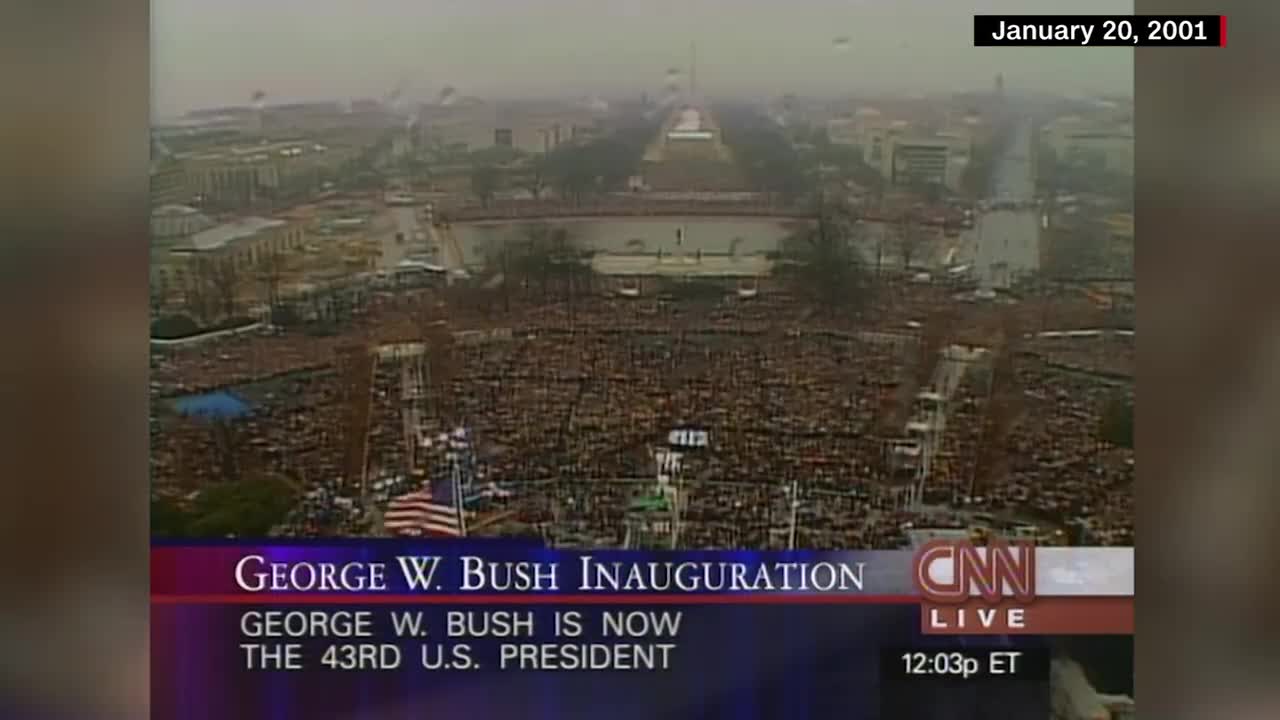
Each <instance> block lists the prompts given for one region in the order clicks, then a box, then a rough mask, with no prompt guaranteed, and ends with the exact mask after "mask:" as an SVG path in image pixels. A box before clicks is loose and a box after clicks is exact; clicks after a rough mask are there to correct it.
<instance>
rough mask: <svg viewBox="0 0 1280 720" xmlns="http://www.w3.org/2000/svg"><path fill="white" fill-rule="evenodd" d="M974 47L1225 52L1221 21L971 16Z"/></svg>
mask: <svg viewBox="0 0 1280 720" xmlns="http://www.w3.org/2000/svg"><path fill="white" fill-rule="evenodd" d="M973 44H974V46H975V47H999V46H1008V47H1058V46H1061V47H1071V46H1074V47H1226V45H1227V18H1226V16H1225V15H974V16H973Z"/></svg>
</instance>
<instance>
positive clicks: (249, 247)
mask: <svg viewBox="0 0 1280 720" xmlns="http://www.w3.org/2000/svg"><path fill="white" fill-rule="evenodd" d="M304 242H305V233H304V230H303V226H302V224H301V223H298V222H292V221H289V220H281V219H273V218H262V217H245V218H240V219H237V220H235V221H233V222H229V223H223V224H221V225H214V226H212V227H207V228H205V229H203V230H200V231H198V232H195V233H192V234H190V235H188V236H186V237H185V238H183V239H182V240H181V241H179V242H175V243H173V244H171V245H169V246H168V247H166V248H164V249H162V250H158V251H157V252H155V253H153V256H152V267H151V278H152V282H153V283H159V284H161V285H163V286H164V287H166V288H175V289H182V288H188V287H191V286H192V284H193V283H194V282H196V280H197V278H198V276H199V273H200V272H202V267H218V266H224V265H228V264H229V266H230V267H231V268H233V269H234V270H235V271H236V272H238V273H243V274H244V276H247V275H248V274H249V273H251V272H253V270H254V268H257V267H259V266H260V265H261V263H262V262H263V261H265V260H266V259H267V258H268V257H270V256H272V255H274V254H283V253H289V252H294V251H297V250H300V249H301V248H302V247H303V244H304Z"/></svg>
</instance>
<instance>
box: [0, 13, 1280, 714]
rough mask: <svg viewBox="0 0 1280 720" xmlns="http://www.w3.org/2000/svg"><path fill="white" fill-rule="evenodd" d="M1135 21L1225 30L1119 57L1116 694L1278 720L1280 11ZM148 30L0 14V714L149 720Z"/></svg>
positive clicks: (1165, 709) (1156, 704) (65, 16)
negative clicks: (1123, 367)
mask: <svg viewBox="0 0 1280 720" xmlns="http://www.w3.org/2000/svg"><path fill="white" fill-rule="evenodd" d="M1069 11H1070V8H1069V5H1065V4H1064V7H1063V12H1069ZM1135 12H1137V13H1139V14H1165V13H1168V14H1172V13H1206V14H1215V15H1216V14H1222V15H1227V16H1228V18H1229V25H1228V27H1229V31H1228V46H1227V48H1225V49H1193V48H1171V49H1155V48H1151V49H1142V50H1139V51H1137V52H1138V56H1137V63H1136V67H1137V77H1136V96H1137V108H1136V115H1137V118H1136V123H1137V126H1138V127H1137V145H1138V154H1137V163H1138V176H1137V177H1138V188H1137V208H1138V211H1137V214H1138V221H1137V223H1138V227H1139V228H1140V229H1139V231H1138V237H1139V242H1140V248H1139V251H1138V257H1139V260H1138V262H1139V266H1140V267H1139V277H1140V284H1141V286H1142V301H1141V306H1142V309H1141V311H1140V323H1139V324H1140V326H1141V341H1140V342H1141V353H1140V357H1141V365H1142V367H1141V378H1142V380H1141V385H1142V391H1141V392H1142V395H1143V399H1142V402H1141V403H1140V405H1139V407H1140V409H1139V414H1140V422H1139V429H1138V433H1139V446H1140V448H1141V450H1140V452H1141V460H1140V463H1139V487H1140V495H1139V507H1140V511H1139V512H1140V520H1141V529H1140V533H1139V536H1140V537H1141V538H1142V540H1140V543H1141V544H1142V549H1141V561H1140V563H1139V571H1138V572H1139V578H1138V581H1139V584H1140V585H1141V596H1142V599H1141V601H1140V602H1141V609H1140V612H1139V615H1138V623H1139V627H1138V658H1137V667H1138V680H1139V683H1138V696H1139V699H1140V702H1141V704H1142V708H1143V710H1142V712H1143V714H1144V715H1146V714H1148V713H1149V714H1151V715H1152V716H1159V717H1168V718H1175V719H1181V718H1222V719H1223V720H1229V719H1234V718H1241V719H1247V718H1259V719H1261V718H1275V717H1280V690H1277V689H1276V685H1275V683H1274V679H1275V678H1276V677H1277V676H1280V664H1278V663H1277V655H1278V654H1280V642H1278V641H1280V616H1277V615H1276V614H1275V612H1274V610H1273V609H1272V608H1271V600H1272V598H1274V597H1275V596H1276V595H1275V592H1276V590H1280V581H1278V580H1277V578H1278V577H1280V576H1278V575H1277V571H1278V570H1280V562H1277V559H1276V558H1277V557H1280V522H1277V521H1276V519H1275V516H1276V514H1277V512H1280V472H1277V471H1278V470H1280V467H1278V466H1280V463H1278V462H1277V459H1278V456H1280V452H1278V450H1280V445H1278V444H1277V442H1276V437H1277V436H1276V428H1277V427H1278V426H1280V422H1277V421H1278V420H1280V417H1276V416H1277V415H1280V277H1278V275H1280V241H1278V240H1277V237H1280V234H1278V233H1277V232H1276V230H1277V228H1276V225H1277V224H1278V223H1277V218H1276V215H1277V208H1280V197H1278V195H1280V193H1278V192H1277V190H1280V188H1278V187H1277V185H1280V150H1278V148H1280V138H1277V137H1276V135H1277V131H1278V130H1280V97H1278V94H1280V85H1278V84H1277V83H1276V81H1275V72H1274V67H1275V66H1276V60H1277V58H1276V57H1275V53H1276V52H1277V51H1276V43H1275V42H1274V38H1275V33H1274V28H1275V27H1276V26H1277V20H1280V6H1277V5H1276V4H1275V3H1268V2H1242V1H1240V0H1223V1H1222V2H1219V3H1216V4H1211V3H1204V2H1191V1H1189V0H1187V1H1175V0H1138V2H1137V3H1136V8H1135ZM148 35H149V7H148V3H146V2H143V1H141V0H112V1H110V2H66V1H65V0H11V1H10V2H7V3H4V4H3V5H0V74H2V76H3V82H0V158H2V160H0V231H2V232H0V320H3V323H4V325H3V331H4V333H5V334H4V336H3V339H0V392H2V393H3V396H0V568H3V573H4V575H3V583H2V584H3V587H4V588H5V589H6V590H7V592H4V593H2V594H0V717H26V718H35V717H42V716H45V717H76V718H115V717H119V718H141V717H145V716H146V715H147V705H148V678H147V675H148V658H147V650H148V645H147V626H146V619H147V569H146V568H147V564H146V560H147V538H148V531H147V515H146V508H147V505H146V498H147V481H148V478H147V434H146V433H147V424H146V417H147V405H146V403H147V401H146V393H147V381H146V367H147V365H146V362H147V352H146V348H147V343H146V327H147V326H146V307H147V304H146V287H145V285H146V282H147V272H146V262H147V254H146V244H147V222H146V217H147V212H146V211H147V196H146V195H147V172H146V171H147V163H148V159H149V147H148V127H149V109H148V100H149V69H150V64H149V62H150V60H149V37H148ZM1081 52H1088V50H1081Z"/></svg>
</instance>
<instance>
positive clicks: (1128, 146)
mask: <svg viewBox="0 0 1280 720" xmlns="http://www.w3.org/2000/svg"><path fill="white" fill-rule="evenodd" d="M1040 140H1041V142H1042V143H1043V144H1045V145H1047V146H1048V147H1049V148H1050V149H1052V150H1053V154H1054V156H1055V158H1056V160H1057V161H1058V162H1060V163H1064V164H1067V165H1087V164H1090V163H1097V164H1099V165H1100V166H1101V167H1103V168H1105V169H1106V170H1107V171H1108V172H1114V173H1119V174H1121V175H1126V176H1132V175H1133V126H1132V125H1128V124H1124V123H1109V122H1093V121H1089V120H1086V119H1084V118H1081V117H1078V116H1074V115H1072V116H1068V117H1063V118H1058V119H1057V120H1054V121H1053V122H1051V123H1049V124H1048V125H1046V126H1044V128H1042V129H1041V131H1040Z"/></svg>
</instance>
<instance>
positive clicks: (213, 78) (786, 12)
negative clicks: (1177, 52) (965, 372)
mask: <svg viewBox="0 0 1280 720" xmlns="http://www.w3.org/2000/svg"><path fill="white" fill-rule="evenodd" d="M1062 9H1063V7H1062V4H1061V3H1060V2H1050V1H1049V0H980V1H978V2H969V3H955V4H952V3H942V2H937V0H893V1H892V2H891V1H890V0H793V2H790V3H780V2H777V1H776V0H631V1H630V2H622V1H620V0H595V1H593V0H538V2H521V1H519V0H362V1H361V2H356V0H218V1H217V2H209V1H208V0H153V2H152V23H151V33H152V57H151V63H152V104H153V115H154V116H157V117H167V116H173V115H178V114H181V113H182V112H185V111H187V110H190V109H193V108H197V107H213V106H221V105H233V104H246V103H248V102H249V97H250V95H251V94H252V93H253V92H254V90H258V89H260V90H263V91H265V92H266V93H267V101H268V102H288V101H302V100H321V99H335V100H336V99H344V98H353V97H382V96H384V95H386V94H387V93H389V92H390V91H391V89H392V88H393V87H394V86H395V85H396V84H397V83H399V82H401V81H402V80H403V81H405V82H406V90H405V95H406V97H407V98H410V99H425V98H428V97H432V96H434V95H435V94H436V93H437V92H439V90H440V89H441V88H442V87H444V86H445V85H452V86H454V87H457V88H458V90H459V92H461V93H462V94H466V95H476V96H480V97H490V98H499V97H517V96H518V97H533V96H574V95H587V94H600V95H605V96H610V95H612V96H617V95H619V94H625V95H638V94H639V93H640V92H642V91H648V92H649V93H650V94H651V95H654V94H656V93H657V92H658V91H659V90H660V89H661V87H662V83H663V78H664V75H665V73H666V70H667V68H669V67H678V68H680V69H681V70H684V69H685V67H686V66H687V65H688V55H689V44H690V42H696V43H697V48H698V85H699V88H700V89H701V90H703V91H705V93H706V94H707V95H710V96H716V95H720V96H741V95H747V94H750V95H755V96H771V95H780V94H782V93H786V92H793V93H797V94H801V95H806V94H808V95H824V96H826V95H837V94H848V93H869V92H885V91H901V92H939V91H962V90H973V89H981V88H988V87H990V86H991V83H992V79H993V77H994V76H995V75H996V73H1002V74H1003V75H1004V78H1005V85H1006V87H1007V88H1009V89H1010V90H1011V91H1018V90H1039V91H1047V92H1057V93H1063V94H1072V95H1075V94H1083V93H1090V92H1109V93H1124V94H1130V93H1131V92H1132V86H1133V51H1132V50H1130V49H1127V48H1072V47H1067V48H974V47H973V46H972V45H973V25H972V15H974V14H1033V13H1049V12H1055V11H1057V12H1061V11H1062ZM1070 9H1071V10H1072V11H1073V12H1074V13H1079V14H1125V13H1131V12H1132V10H1133V3H1132V1H1131V0H1119V1H1117V0H1077V2H1075V3H1073V4H1072V7H1071V8H1070ZM837 38H847V42H836V40H837Z"/></svg>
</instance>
